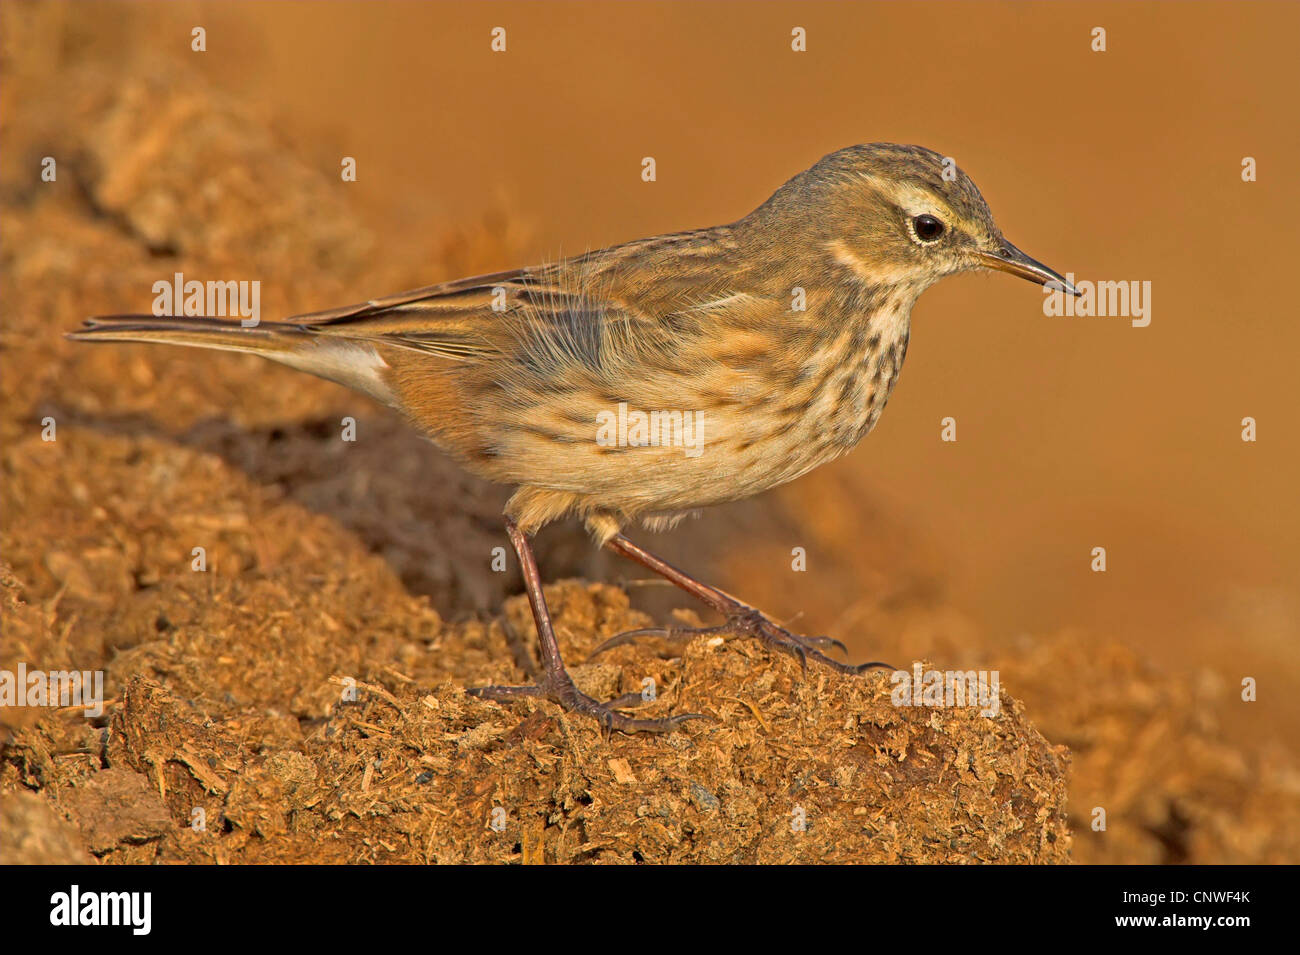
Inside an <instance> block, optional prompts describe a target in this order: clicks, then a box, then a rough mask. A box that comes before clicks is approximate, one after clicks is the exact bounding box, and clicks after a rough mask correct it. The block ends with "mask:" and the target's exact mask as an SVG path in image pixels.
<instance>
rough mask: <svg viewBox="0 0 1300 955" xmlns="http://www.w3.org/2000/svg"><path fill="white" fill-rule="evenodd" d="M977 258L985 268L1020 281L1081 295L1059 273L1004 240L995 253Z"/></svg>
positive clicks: (979, 255)
mask: <svg viewBox="0 0 1300 955" xmlns="http://www.w3.org/2000/svg"><path fill="white" fill-rule="evenodd" d="M977 258H978V259H979V261H980V264H981V265H983V266H984V267H985V268H988V269H997V270H998V271H999V272H1010V273H1011V274H1012V275H1018V276H1020V277H1021V278H1022V279H1029V281H1031V282H1037V283H1038V284H1039V285H1050V286H1053V287H1054V288H1059V289H1061V290H1062V291H1064V292H1065V293H1066V294H1068V295H1082V294H1083V293H1082V292H1080V291H1079V290H1078V289H1077V288H1075V287H1074V286H1073V285H1071V284H1070V283H1069V282H1067V281H1066V280H1065V276H1064V275H1062V274H1061V273H1060V272H1057V271H1056V270H1055V269H1049V268H1048V267H1047V266H1046V265H1044V264H1043V263H1042V262H1039V261H1038V260H1037V259H1031V258H1030V257H1029V256H1027V255H1025V253H1023V252H1021V251H1020V250H1019V249H1017V248H1016V247H1015V246H1014V245H1012V244H1011V243H1010V242H1007V241H1005V240H1003V242H1002V244H1001V245H999V246H998V248H997V251H995V252H980V253H977Z"/></svg>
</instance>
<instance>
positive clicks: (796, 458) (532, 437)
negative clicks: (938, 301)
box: [494, 315, 908, 516]
mask: <svg viewBox="0 0 1300 955" xmlns="http://www.w3.org/2000/svg"><path fill="white" fill-rule="evenodd" d="M880 318H881V316H880V315H877V316H875V317H874V318H873V320H872V321H870V322H869V323H864V324H865V327H866V331H865V332H863V331H862V330H861V329H858V328H854V327H852V326H846V327H845V329H844V330H843V333H842V334H838V335H836V336H834V337H833V338H831V339H829V340H827V341H824V342H823V343H821V344H820V345H819V346H818V347H816V348H812V349H809V350H808V351H807V352H805V353H804V354H803V355H802V356H800V357H799V359H797V360H796V361H795V362H793V363H791V362H788V361H787V363H786V365H785V367H784V368H783V369H778V370H773V369H771V368H763V367H756V368H738V367H725V368H719V369H717V370H716V371H715V372H714V373H710V374H702V375H695V376H682V377H679V378H677V377H674V378H667V379H660V380H657V381H655V382H654V384H653V387H649V386H646V387H643V388H641V389H638V391H637V394H638V395H639V396H640V398H641V399H642V400H641V401H616V402H615V401H610V400H609V398H610V396H609V395H599V394H596V393H592V394H584V395H581V396H572V395H571V396H570V400H569V403H568V404H567V405H566V409H565V414H564V415H563V416H559V415H557V414H555V413H554V409H553V408H551V407H547V406H543V405H539V406H534V408H533V409H531V411H529V412H525V413H524V415H523V416H522V417H521V418H516V419H515V420H514V421H513V422H512V423H511V427H509V428H507V429H503V431H502V432H501V433H500V443H501V445H502V453H501V455H500V457H499V458H498V460H499V461H500V462H501V463H502V464H503V465H505V466H506V467H505V468H503V470H506V469H508V470H509V471H511V472H513V473H511V474H508V475H507V474H497V475H494V476H495V477H496V478H497V479H498V480H500V479H502V478H505V479H506V480H509V481H510V483H518V484H521V485H528V486H533V487H540V488H550V489H553V490H555V491H562V492H567V493H569V494H572V495H573V496H574V498H575V499H577V500H581V501H582V502H583V509H590V510H604V511H610V512H615V513H622V514H624V515H627V516H632V515H637V514H642V515H644V514H656V513H675V512H681V511H688V510H693V509H695V508H699V507H704V506H707V505H710V504H717V503H722V502H726V501H734V500H739V499H742V498H745V497H750V496H752V495H754V494H758V493H760V492H762V491H765V490H767V489H769V488H772V487H776V486H778V485H780V484H784V483H786V482H788V481H792V480H794V479H795V478H797V477H799V476H800V475H802V474H805V473H807V472H808V471H810V470H812V469H813V468H815V467H817V466H818V465H821V464H824V463H826V462H827V461H830V460H832V459H834V458H836V457H838V456H839V455H841V454H843V453H844V452H845V451H848V450H849V449H850V448H852V447H853V446H854V445H856V444H857V443H858V441H860V440H861V439H862V438H863V437H865V436H866V434H867V433H868V432H869V431H870V430H871V429H872V428H873V427H874V426H875V424H876V421H877V420H878V419H879V417H880V414H881V412H882V411H883V410H884V407H885V403H886V401H887V400H888V398H889V394H890V392H891V391H892V389H893V387H894V384H895V382H897V380H898V374H899V369H900V368H901V366H902V362H903V356H904V354H905V352H906V348H907V339H908V322H907V318H906V315H903V316H902V319H901V320H893V321H878V319H880ZM890 318H891V319H892V318H893V316H890ZM643 384H644V383H643ZM652 395H653V397H651V396H652ZM522 419H527V420H522ZM507 462H508V463H507Z"/></svg>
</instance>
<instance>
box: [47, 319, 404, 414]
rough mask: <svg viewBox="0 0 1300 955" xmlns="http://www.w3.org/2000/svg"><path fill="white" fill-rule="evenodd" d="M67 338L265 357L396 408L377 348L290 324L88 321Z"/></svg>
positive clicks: (213, 320)
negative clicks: (249, 324)
mask: <svg viewBox="0 0 1300 955" xmlns="http://www.w3.org/2000/svg"><path fill="white" fill-rule="evenodd" d="M67 337H68V338H70V339H72V340H74V341H80V342H144V343H149V344H160V345H187V346H190V347H194V348H212V349H216V350H218V351H233V352H244V353H246V354H250V355H260V356H261V357H263V358H267V359H270V360H271V361H275V362H279V363H280V364H283V365H288V366H289V367H291V368H296V369H298V370H299V371H305V372H309V373H310V374H313V375H317V376H319V377H321V378H325V379H328V380H329V381H335V382H338V383H339V384H341V385H347V386H348V387H349V388H355V389H356V390H357V391H360V392H362V393H364V394H368V395H370V396H371V397H373V398H375V399H376V400H378V401H381V402H383V403H385V404H388V405H396V400H395V397H394V394H393V391H392V389H391V388H390V387H389V385H388V382H387V380H386V377H385V375H384V371H385V370H386V369H387V368H388V365H387V363H386V362H385V361H384V360H383V358H382V357H381V356H380V354H379V352H378V351H377V350H376V349H375V347H374V345H372V344H370V343H367V342H362V341H356V340H351V339H341V338H335V337H332V336H321V335H317V334H314V333H313V332H312V331H311V330H310V329H309V328H306V327H304V326H302V325H294V324H292V323H288V322H259V323H258V324H257V325H253V326H249V327H245V326H243V325H241V324H240V323H239V321H238V320H237V319H226V318H189V317H186V318H181V317H177V318H170V317H163V318H160V317H158V316H155V315H97V316H95V317H93V318H88V319H86V321H85V322H84V323H83V325H82V327H81V328H79V329H77V330H76V331H73V332H68V333H67Z"/></svg>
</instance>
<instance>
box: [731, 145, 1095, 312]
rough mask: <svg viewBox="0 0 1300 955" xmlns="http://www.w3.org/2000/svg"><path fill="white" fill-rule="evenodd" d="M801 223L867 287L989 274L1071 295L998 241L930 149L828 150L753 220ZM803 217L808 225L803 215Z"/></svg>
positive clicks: (957, 174)
mask: <svg viewBox="0 0 1300 955" xmlns="http://www.w3.org/2000/svg"><path fill="white" fill-rule="evenodd" d="M773 213H775V214H776V215H777V216H779V217H780V218H781V219H784V220H785V221H786V222H787V223H791V224H792V225H793V223H792V221H791V220H792V217H793V216H796V215H798V216H800V218H803V222H802V223H801V225H794V228H796V229H800V228H801V226H802V229H803V230H805V231H804V235H805V237H807V238H812V239H813V241H814V242H816V243H818V244H819V245H820V246H821V251H823V252H825V253H826V254H827V255H829V256H830V258H831V259H832V260H834V262H835V263H836V264H837V265H839V266H840V267H842V268H845V269H848V270H849V271H851V272H852V273H854V274H855V275H856V276H857V277H858V278H859V279H861V280H862V281H863V282H865V283H867V284H869V285H880V284H885V285H907V286H913V287H914V288H915V289H916V291H917V292H918V293H919V292H920V290H922V289H924V288H927V287H928V286H930V285H932V284H933V283H934V282H936V281H938V280H939V279H940V278H943V277H944V276H945V275H952V274H954V273H957V272H965V271H970V270H972V269H979V268H986V269H997V270H999V271H1003V272H1009V273H1010V274H1012V275H1017V276H1019V277H1021V278H1025V279H1029V280H1030V281H1032V282H1037V283H1039V284H1040V285H1047V284H1049V283H1055V284H1054V285H1053V287H1054V288H1055V287H1058V286H1059V287H1060V288H1061V289H1063V290H1064V291H1066V292H1068V293H1071V294H1078V292H1077V291H1076V290H1075V288H1074V287H1073V286H1072V285H1071V284H1070V283H1069V282H1067V281H1066V280H1065V278H1064V276H1062V275H1060V274H1059V273H1058V272H1056V271H1055V270H1054V269H1051V268H1048V267H1047V266H1046V265H1043V264H1042V263H1041V262H1038V261H1036V260H1034V259H1032V258H1030V257H1029V256H1028V255H1026V254H1025V253H1023V252H1021V251H1020V250H1019V249H1018V248H1016V247H1015V246H1014V245H1012V244H1011V243H1010V242H1008V241H1007V240H1006V239H1005V238H1003V236H1002V230H1000V229H999V228H998V227H997V224H996V223H995V222H994V221H993V214H992V213H991V212H990V211H989V207H988V203H986V202H985V201H984V197H983V196H981V195H980V191H979V190H978V189H977V188H976V187H975V183H973V182H972V181H971V179H970V177H969V176H967V175H966V173H964V172H963V171H962V170H961V169H959V168H957V166H956V165H955V164H954V163H953V161H952V160H951V159H947V158H945V157H944V156H941V155H940V154H939V153H936V152H934V151H933V150H929V149H925V148H923V147H920V146H899V145H895V144H893V143H870V144H868V145H863V146H850V147H848V148H847V149H841V150H839V151H838V152H834V153H831V154H830V155H829V156H827V157H825V158H824V159H822V160H821V161H820V162H818V163H817V164H816V165H815V166H813V167H812V168H811V169H808V170H807V171H805V172H803V173H800V174H799V175H798V176H796V177H795V178H794V179H792V180H790V181H789V182H788V183H786V184H785V185H784V186H782V187H781V189H779V190H778V191H777V192H776V194H775V195H773V196H772V198H771V199H769V200H768V202H767V203H765V204H764V205H763V207H761V208H760V209H759V210H758V211H757V212H756V213H755V215H756V216H762V217H767V216H770V215H771V214H773ZM804 217H806V218H804Z"/></svg>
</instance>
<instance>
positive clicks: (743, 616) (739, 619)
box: [587, 601, 894, 674]
mask: <svg viewBox="0 0 1300 955" xmlns="http://www.w3.org/2000/svg"><path fill="white" fill-rule="evenodd" d="M725 612H726V614H727V622H726V623H724V624H722V625H721V626H718V627H645V628H642V629H640V630H626V631H624V632H623V633H619V634H615V635H614V636H612V637H610V638H609V639H608V640H606V641H605V642H604V643H602V644H601V645H600V646H598V647H597V648H596V649H595V650H593V651H592V652H591V656H589V657H588V658H587V659H589V660H590V659H592V658H593V657H595V656H596V655H597V654H600V653H604V652H605V651H606V650H611V649H613V648H614V647H617V646H622V645H624V644H628V643H635V642H636V641H638V640H643V639H646V638H648V637H659V638H661V639H665V640H670V641H672V642H674V643H679V642H681V643H684V642H687V641H690V640H694V639H695V638H696V637H705V636H716V635H720V634H724V633H730V634H738V635H740V636H746V637H753V638H754V639H756V640H760V641H762V642H763V643H765V644H767V645H768V646H769V647H773V648H775V649H777V650H780V651H781V652H782V653H788V654H790V655H791V656H792V657H794V658H795V659H797V660H798V661H799V665H800V666H802V667H803V668H804V669H805V670H806V669H807V668H808V661H809V660H815V661H817V662H818V663H821V664H823V665H825V666H828V667H830V668H831V669H832V670H837V671H839V672H840V673H852V674H858V673H865V672H866V671H867V670H872V669H884V670H892V669H894V668H893V667H892V666H890V665H889V664H888V663H884V662H881V661H878V660H873V661H871V662H870V663H859V664H857V665H856V666H851V665H849V664H847V663H841V662H840V661H839V660H836V659H834V658H832V657H829V656H827V655H826V654H825V653H824V652H823V651H824V650H828V649H832V648H833V649H836V650H839V651H840V652H841V653H846V652H848V651H847V648H846V647H845V646H844V644H843V642H841V641H839V640H836V639H835V638H834V637H827V636H818V637H809V636H804V635H803V634H799V633H793V632H791V631H790V630H787V629H786V628H785V627H783V626H781V625H780V624H778V623H776V622H775V621H773V620H771V619H769V618H768V617H767V616H766V615H765V614H763V613H762V612H761V611H759V610H756V609H754V608H753V607H749V606H746V605H745V604H742V603H740V602H739V601H736V604H735V606H734V607H731V606H729V607H727V609H726V611H725Z"/></svg>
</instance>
